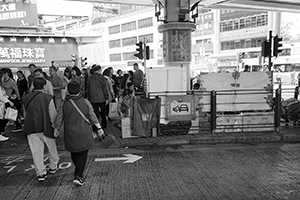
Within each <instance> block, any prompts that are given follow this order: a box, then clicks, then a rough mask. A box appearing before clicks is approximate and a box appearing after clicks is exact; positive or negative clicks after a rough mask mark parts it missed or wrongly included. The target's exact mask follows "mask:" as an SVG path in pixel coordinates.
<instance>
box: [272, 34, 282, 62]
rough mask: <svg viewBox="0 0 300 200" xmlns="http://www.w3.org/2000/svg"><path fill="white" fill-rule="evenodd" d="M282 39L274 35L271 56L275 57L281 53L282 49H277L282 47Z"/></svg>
mask: <svg viewBox="0 0 300 200" xmlns="http://www.w3.org/2000/svg"><path fill="white" fill-rule="evenodd" d="M281 42H282V38H280V37H278V35H276V36H275V37H274V42H273V56H275V57H277V56H278V54H279V53H280V52H282V51H283V50H282V49H279V48H280V47H282V43H281Z"/></svg>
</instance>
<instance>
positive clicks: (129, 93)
mask: <svg viewBox="0 0 300 200" xmlns="http://www.w3.org/2000/svg"><path fill="white" fill-rule="evenodd" d="M131 94H132V91H130V90H129V89H124V90H123V92H122V96H123V97H125V96H127V95H131Z"/></svg>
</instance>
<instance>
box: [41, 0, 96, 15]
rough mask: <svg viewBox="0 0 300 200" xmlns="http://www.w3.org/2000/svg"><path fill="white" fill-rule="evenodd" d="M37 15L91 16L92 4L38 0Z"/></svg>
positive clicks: (59, 0)
mask: <svg viewBox="0 0 300 200" xmlns="http://www.w3.org/2000/svg"><path fill="white" fill-rule="evenodd" d="M37 8H38V14H39V15H48V16H78V17H81V16H91V15H92V13H93V4H92V3H90V2H78V1H61V0H51V1H48V0H39V1H37Z"/></svg>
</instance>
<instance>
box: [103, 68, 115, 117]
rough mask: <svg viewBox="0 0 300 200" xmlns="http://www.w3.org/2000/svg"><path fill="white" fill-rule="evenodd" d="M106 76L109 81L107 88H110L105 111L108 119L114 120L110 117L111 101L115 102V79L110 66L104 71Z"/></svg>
mask: <svg viewBox="0 0 300 200" xmlns="http://www.w3.org/2000/svg"><path fill="white" fill-rule="evenodd" d="M102 74H103V76H104V78H106V82H107V90H108V103H107V104H106V105H105V112H106V117H107V120H108V121H112V119H111V118H110V117H109V111H110V110H109V106H110V103H111V102H115V93H114V89H113V82H114V81H113V80H112V73H111V70H110V69H109V68H107V69H105V70H104V72H103V73H102Z"/></svg>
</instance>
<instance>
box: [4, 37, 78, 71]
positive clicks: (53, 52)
mask: <svg viewBox="0 0 300 200" xmlns="http://www.w3.org/2000/svg"><path fill="white" fill-rule="evenodd" d="M48 39H49V38H43V42H36V38H31V39H30V42H26V43H24V42H23V38H21V37H20V38H17V39H16V42H9V41H7V38H5V40H4V42H0V65H1V66H3V67H4V66H5V67H11V66H13V67H26V66H28V64H30V63H34V64H36V65H37V66H50V65H51V61H53V60H56V61H58V60H68V59H70V58H71V55H72V54H75V53H76V52H78V47H77V44H76V41H75V39H73V40H72V39H71V38H68V43H59V41H60V40H61V39H60V38H57V39H55V40H54V41H55V43H54V44H50V43H48ZM64 63H65V64H66V62H64Z"/></svg>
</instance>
